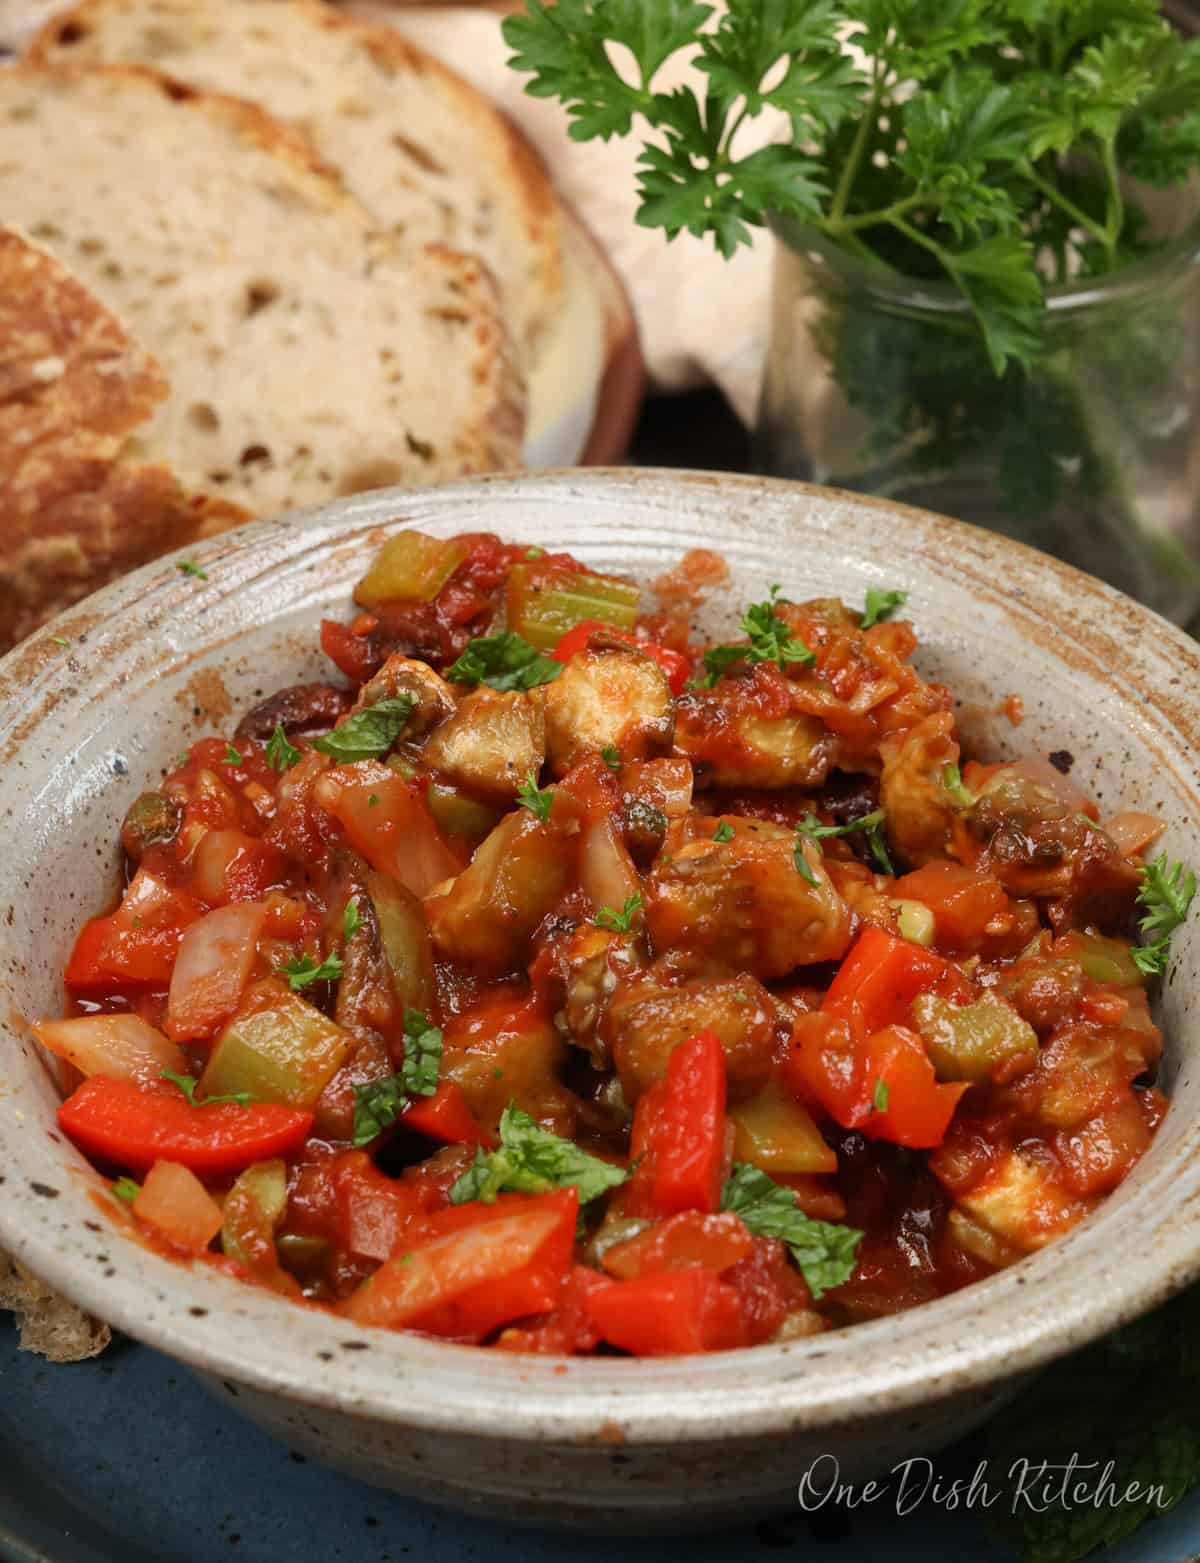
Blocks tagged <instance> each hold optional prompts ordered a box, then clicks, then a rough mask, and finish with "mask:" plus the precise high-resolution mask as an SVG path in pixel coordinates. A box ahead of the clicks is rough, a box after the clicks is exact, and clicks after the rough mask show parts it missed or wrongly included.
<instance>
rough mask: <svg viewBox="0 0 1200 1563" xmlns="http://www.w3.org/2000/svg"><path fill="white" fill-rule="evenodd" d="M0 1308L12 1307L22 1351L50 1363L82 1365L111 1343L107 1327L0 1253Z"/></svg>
mask: <svg viewBox="0 0 1200 1563" xmlns="http://www.w3.org/2000/svg"><path fill="white" fill-rule="evenodd" d="M0 1308H11V1309H12V1310H13V1312H14V1313H15V1314H16V1317H17V1326H18V1328H19V1329H20V1331H21V1350H22V1351H36V1352H38V1353H39V1354H40V1355H41V1356H43V1357H48V1358H49V1359H50V1361H51V1362H83V1361H84V1359H85V1358H87V1357H96V1356H99V1354H100V1353H101V1352H102V1351H103V1350H104V1348H105V1347H106V1346H107V1345H108V1343H109V1341H111V1340H112V1331H111V1330H110V1329H109V1327H108V1325H107V1324H102V1323H101V1322H100V1320H99V1319H93V1318H92V1316H91V1315H90V1314H87V1313H84V1312H83V1310H82V1309H81V1308H77V1307H76V1306H75V1304H74V1303H69V1302H68V1301H67V1300H66V1298H65V1297H60V1296H59V1295H58V1293H57V1292H52V1291H51V1290H50V1288H49V1287H48V1286H45V1285H43V1284H42V1282H41V1281H39V1280H38V1278H37V1277H36V1276H35V1275H31V1274H30V1273H29V1271H28V1270H26V1269H25V1267H24V1266H23V1265H19V1264H18V1263H17V1261H16V1260H15V1259H10V1258H9V1256H8V1255H7V1254H6V1253H3V1252H0Z"/></svg>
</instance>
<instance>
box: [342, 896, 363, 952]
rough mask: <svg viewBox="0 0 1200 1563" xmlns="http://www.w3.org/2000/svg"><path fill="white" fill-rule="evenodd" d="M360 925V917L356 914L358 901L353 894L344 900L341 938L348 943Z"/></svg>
mask: <svg viewBox="0 0 1200 1563" xmlns="http://www.w3.org/2000/svg"><path fill="white" fill-rule="evenodd" d="M361 927H362V918H361V917H360V916H359V915H358V901H357V900H356V899H355V897H354V896H351V897H350V899H349V900H348V901H347V902H346V910H345V911H344V912H343V913H342V938H343V940H344V941H345V943H347V944H349V943H350V941H351V939H353V937H354V935H355V934H356V933H357V932H358V930H359V929H360V928H361Z"/></svg>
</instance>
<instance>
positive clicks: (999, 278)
mask: <svg viewBox="0 0 1200 1563" xmlns="http://www.w3.org/2000/svg"><path fill="white" fill-rule="evenodd" d="M504 36H505V38H506V40H507V42H508V43H509V45H510V46H511V47H512V49H513V50H514V53H513V56H512V59H511V61H510V63H511V64H512V65H513V66H514V67H515V69H517V70H518V71H521V72H523V73H525V74H527V75H528V76H529V77H530V80H529V82H528V84H527V88H526V90H527V91H528V92H530V93H532V94H533V95H534V96H537V97H556V98H558V99H560V100H561V101H562V102H563V103H564V104H565V106H566V109H567V113H568V116H569V117H570V121H571V124H570V134H571V136H572V137H573V138H574V139H575V140H577V141H587V140H591V139H593V138H596V137H599V138H601V139H604V140H607V139H608V138H609V137H611V136H624V135H628V134H629V133H630V131H631V130H632V129H633V128H634V125H635V123H636V124H637V125H638V126H639V128H640V129H642V130H643V131H644V132H648V139H647V140H645V142H644V144H643V147H642V152H641V156H640V159H639V164H638V177H639V195H640V198H641V206H640V210H639V212H638V221H639V223H641V224H643V225H644V226H646V227H657V228H662V229H664V230H665V231H666V233H667V235H668V237H670V238H673V237H674V236H675V235H676V234H678V233H680V232H683V231H685V230H686V231H687V232H689V233H692V234H696V235H704V234H711V235H712V237H713V239H714V242H715V243H716V245H717V247H718V249H719V250H720V251H721V252H722V253H723V254H725V255H730V254H732V253H733V252H734V250H736V249H737V247H738V245H740V244H743V243H746V242H748V240H749V239H750V236H751V234H750V230H751V229H752V228H753V227H755V226H758V225H761V224H762V223H763V222H765V221H766V219H767V216H768V214H772V215H773V216H777V217H780V218H783V219H784V220H788V219H790V220H792V221H795V222H799V223H801V224H804V225H806V226H808V227H810V228H813V229H816V230H817V231H818V232H819V233H821V234H823V235H824V236H825V237H826V238H827V239H830V240H832V241H833V242H834V243H835V244H837V245H839V246H841V247H842V248H843V249H845V250H847V251H849V252H851V253H853V254H855V255H858V256H860V257H862V258H864V259H865V260H867V261H868V262H870V263H872V264H876V265H880V264H882V265H885V266H889V267H892V268H894V269H896V270H898V271H901V272H903V273H906V274H909V275H914V276H927V275H933V276H940V277H942V278H948V279H949V280H950V281H951V282H953V283H954V284H955V286H956V287H957V288H958V289H959V290H960V292H961V293H962V294H963V296H964V298H965V300H966V301H967V303H968V304H969V306H970V308H971V310H972V311H973V313H974V315H975V317H976V319H977V320H978V323H979V326H980V329H981V331H982V333H983V337H984V341H985V343H986V346H987V350H988V354H989V356H990V359H991V362H992V365H993V368H994V370H995V372H996V373H997V375H999V374H1002V373H1003V372H1004V369H1005V366H1006V365H1007V363H1008V362H1009V361H1010V360H1012V359H1017V360H1020V361H1023V362H1030V361H1032V359H1033V358H1034V356H1035V355H1036V354H1037V352H1038V351H1039V348H1040V327H1041V322H1042V316H1043V312H1044V307H1045V305H1044V289H1043V282H1042V279H1041V276H1040V274H1039V270H1038V266H1039V259H1041V260H1042V262H1043V263H1045V264H1049V265H1050V266H1051V267H1052V268H1053V274H1054V275H1055V277H1056V279H1057V280H1063V279H1065V278H1067V277H1070V276H1074V275H1076V274H1077V273H1079V272H1081V271H1082V273H1083V274H1085V275H1096V274H1098V273H1100V272H1103V271H1111V270H1113V269H1114V268H1115V267H1116V266H1117V265H1119V264H1120V263H1121V262H1122V261H1123V260H1124V259H1127V258H1128V257H1129V255H1130V254H1131V253H1135V252H1136V249H1137V246H1138V245H1139V244H1140V245H1143V246H1144V244H1145V239H1144V237H1143V236H1141V235H1140V234H1139V230H1138V222H1137V214H1136V213H1134V212H1131V210H1130V206H1129V204H1128V202H1127V199H1126V197H1125V193H1124V187H1123V183H1122V177H1121V176H1122V173H1123V172H1125V173H1128V174H1131V175H1133V176H1134V177H1135V178H1138V179H1142V180H1145V181H1147V182H1149V183H1152V184H1156V185H1169V184H1178V183H1182V182H1183V181H1184V180H1185V179H1186V178H1187V177H1188V175H1189V174H1190V173H1191V172H1192V171H1193V170H1194V169H1195V168H1196V167H1197V165H1200V119H1198V117H1197V114H1196V111H1195V104H1196V102H1197V101H1200V43H1197V42H1196V41H1195V40H1184V39H1183V38H1181V37H1179V36H1178V35H1177V34H1175V33H1174V32H1172V30H1171V28H1170V27H1169V25H1168V23H1167V22H1166V20H1165V19H1164V18H1163V17H1162V16H1161V15H1160V14H1159V6H1158V5H1157V4H1156V3H1154V0H1089V3H1088V4H1086V5H1084V4H1075V5H1072V4H1070V3H1068V0H1021V3H1015V0H954V3H952V4H945V5H941V6H939V5H936V4H931V3H930V0H728V3H727V5H726V7H725V8H724V10H723V11H722V13H721V14H720V16H719V17H718V16H716V14H715V12H714V9H713V7H712V6H710V5H704V4H696V3H693V0H558V3H557V4H555V5H553V6H551V5H548V4H544V3H542V0H531V3H530V4H529V5H528V6H527V8H526V11H525V14H524V15H518V16H512V17H509V18H508V19H507V20H506V21H505V23H504ZM843 38H849V39H851V40H852V41H853V42H854V44H855V45H856V46H857V48H858V50H860V51H861V55H862V57H863V64H862V65H861V66H860V65H856V64H855V63H853V62H852V61H851V59H850V58H849V57H848V56H847V54H846V53H845V52H844V51H843V48H842V40H843ZM614 45H618V46H621V48H622V50H623V51H628V56H627V57H628V58H630V59H631V61H632V70H631V71H630V70H623V69H619V68H618V66H617V64H616V63H614V61H615V58H616V56H615V55H614V50H613V46H614ZM676 55H685V56H686V57H687V58H688V59H689V60H690V61H691V63H693V64H694V65H695V66H696V67H697V69H698V70H699V72H700V73H701V74H702V76H703V78H704V85H703V86H702V87H700V88H698V89H693V88H689V87H675V88H669V87H667V86H666V84H665V83H664V84H662V85H658V84H657V78H658V76H659V72H660V70H661V69H662V67H663V66H664V65H665V64H666V63H667V62H668V61H669V60H671V61H673V57H674V56H676ZM766 110H773V111H775V112H777V113H782V114H784V115H786V116H787V118H788V119H789V120H790V123H791V127H792V134H791V138H790V141H788V142H787V143H785V144H775V145H768V146H765V147H760V148H758V149H757V150H753V151H746V150H744V148H743V147H742V146H741V145H739V143H738V140H737V135H738V131H739V129H740V128H741V127H742V125H743V124H744V123H745V122H746V121H747V120H753V119H754V118H756V117H757V116H758V115H760V114H762V113H763V112H764V111H766Z"/></svg>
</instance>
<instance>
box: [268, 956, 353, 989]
mask: <svg viewBox="0 0 1200 1563" xmlns="http://www.w3.org/2000/svg"><path fill="white" fill-rule="evenodd" d="M275 969H276V971H278V973H279V975H280V976H281V977H286V978H287V980H288V987H289V988H291V990H292V992H293V993H299V992H300V991H301V989H302V988H307V987H308V986H309V984H310V983H313V982H337V981H338V980H339V978H340V977H341V975H342V972H343V971H344V970H345V967H344V966H343V964H342V958H341V956H340V955H337V954H334V953H333V952H330V954H328V955H327V956H326V957H325V959H324V960H323V961H321V962H320V963H319V964H318V962H316V961H314V960H313V958H312V956H311V955H294V956H293V957H292V959H291V960H290V961H285V962H284V963H283V965H282V966H277V967H276V968H275Z"/></svg>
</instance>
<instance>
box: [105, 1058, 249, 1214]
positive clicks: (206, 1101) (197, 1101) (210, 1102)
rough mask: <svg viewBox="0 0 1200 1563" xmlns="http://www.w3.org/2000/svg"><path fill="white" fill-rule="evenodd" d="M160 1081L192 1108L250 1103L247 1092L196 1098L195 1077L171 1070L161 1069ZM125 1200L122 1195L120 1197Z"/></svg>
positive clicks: (196, 1084)
mask: <svg viewBox="0 0 1200 1563" xmlns="http://www.w3.org/2000/svg"><path fill="white" fill-rule="evenodd" d="M159 1079H160V1080H169V1081H170V1083H171V1084H172V1085H177V1086H178V1087H179V1089H180V1090H181V1091H182V1092H183V1094H184V1096H186V1097H187V1099H188V1101H189V1102H191V1104H192V1106H193V1107H215V1106H216V1105H217V1103H218V1102H236V1103H237V1105H238V1106H239V1107H246V1106H248V1105H249V1103H250V1093H249V1091H230V1092H229V1093H228V1095H226V1096H201V1097H197V1096H196V1087H197V1086H198V1085H199V1084H200V1082H199V1080H197V1078H196V1076H195V1075H178V1074H176V1073H175V1071H174V1070H173V1069H163V1070H161V1071H160V1072H159ZM121 1197H122V1199H123V1198H125V1196H124V1195H122V1196H121Z"/></svg>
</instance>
